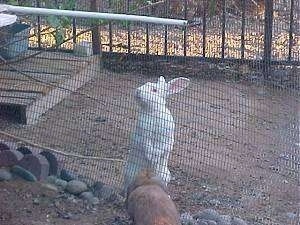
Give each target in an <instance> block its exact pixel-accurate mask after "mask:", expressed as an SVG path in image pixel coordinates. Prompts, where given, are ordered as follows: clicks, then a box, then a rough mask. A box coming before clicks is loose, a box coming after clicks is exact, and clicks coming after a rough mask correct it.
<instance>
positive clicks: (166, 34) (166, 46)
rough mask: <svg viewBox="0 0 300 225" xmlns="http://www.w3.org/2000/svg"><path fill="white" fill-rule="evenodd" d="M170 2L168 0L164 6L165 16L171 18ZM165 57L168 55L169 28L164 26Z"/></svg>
mask: <svg viewBox="0 0 300 225" xmlns="http://www.w3.org/2000/svg"><path fill="white" fill-rule="evenodd" d="M169 8H170V0H166V2H165V6H164V13H165V16H166V17H168V16H169ZM164 28H165V30H164V55H168V26H167V25H164Z"/></svg>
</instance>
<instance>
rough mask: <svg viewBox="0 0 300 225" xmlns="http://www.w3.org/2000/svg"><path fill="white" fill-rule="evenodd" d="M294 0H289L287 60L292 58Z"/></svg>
mask: <svg viewBox="0 0 300 225" xmlns="http://www.w3.org/2000/svg"><path fill="white" fill-rule="evenodd" d="M294 5H295V3H294V0H291V7H290V28H289V56H288V60H289V61H291V60H292V49H293V32H294V26H293V25H294Z"/></svg>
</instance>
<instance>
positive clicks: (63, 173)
mask: <svg viewBox="0 0 300 225" xmlns="http://www.w3.org/2000/svg"><path fill="white" fill-rule="evenodd" d="M60 178H61V179H63V180H65V181H68V182H69V181H71V180H76V179H77V176H76V175H75V174H74V173H72V172H70V171H68V170H65V169H62V170H61V171H60Z"/></svg>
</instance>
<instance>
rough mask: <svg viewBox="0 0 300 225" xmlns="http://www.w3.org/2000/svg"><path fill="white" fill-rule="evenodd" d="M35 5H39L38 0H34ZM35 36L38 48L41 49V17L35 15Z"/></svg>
mask: <svg viewBox="0 0 300 225" xmlns="http://www.w3.org/2000/svg"><path fill="white" fill-rule="evenodd" d="M36 7H37V8H39V7H41V4H40V0H37V1H36ZM37 38H38V48H39V49H41V48H42V44H41V42H42V41H41V17H40V16H38V17H37Z"/></svg>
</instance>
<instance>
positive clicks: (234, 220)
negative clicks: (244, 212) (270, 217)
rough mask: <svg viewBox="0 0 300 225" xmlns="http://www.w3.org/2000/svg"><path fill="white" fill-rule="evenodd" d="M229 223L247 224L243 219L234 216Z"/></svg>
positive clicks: (233, 224) (236, 224)
mask: <svg viewBox="0 0 300 225" xmlns="http://www.w3.org/2000/svg"><path fill="white" fill-rule="evenodd" d="M231 225H247V223H246V222H245V221H244V220H242V219H240V218H237V217H234V218H233V219H232V220H231Z"/></svg>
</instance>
